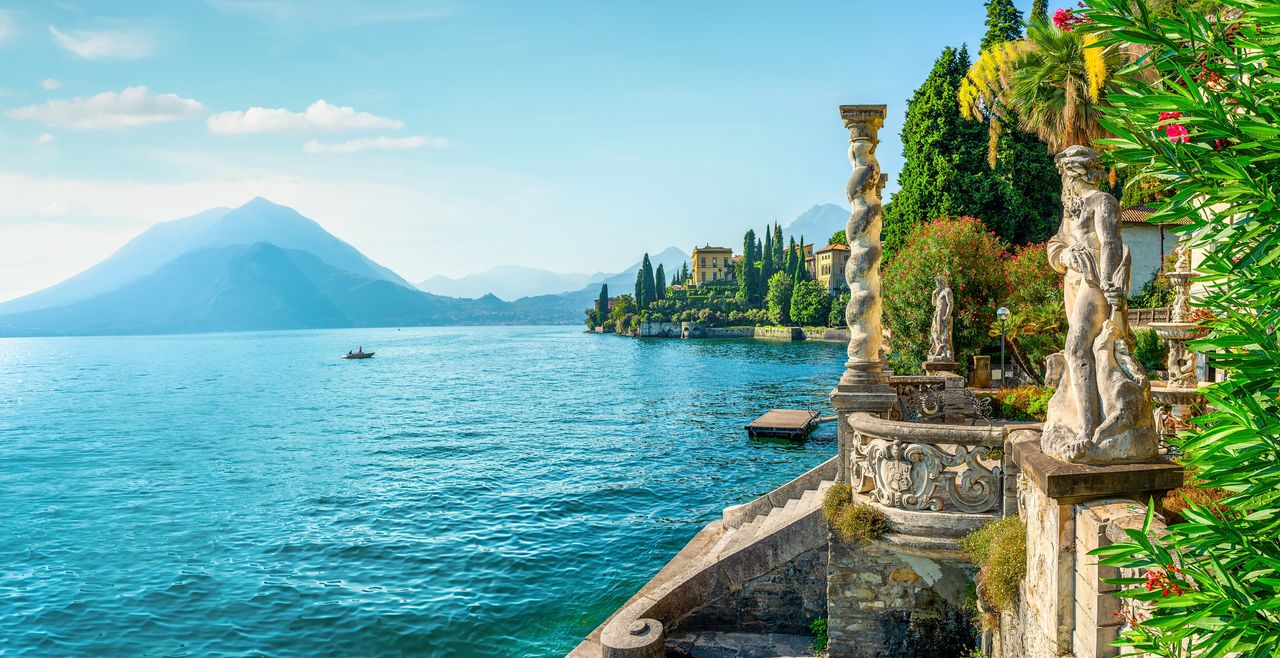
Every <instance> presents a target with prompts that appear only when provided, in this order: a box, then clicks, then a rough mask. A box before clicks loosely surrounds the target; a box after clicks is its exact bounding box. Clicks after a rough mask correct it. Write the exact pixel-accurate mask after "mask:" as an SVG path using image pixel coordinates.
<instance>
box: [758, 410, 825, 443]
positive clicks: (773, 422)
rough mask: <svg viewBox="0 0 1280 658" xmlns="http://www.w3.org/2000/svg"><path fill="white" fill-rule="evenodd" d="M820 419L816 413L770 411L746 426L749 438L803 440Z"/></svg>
mask: <svg viewBox="0 0 1280 658" xmlns="http://www.w3.org/2000/svg"><path fill="white" fill-rule="evenodd" d="M820 420H821V419H820V418H819V414H818V412H816V411H806V410H804V409H772V410H770V411H769V412H768V413H766V414H765V415H763V416H761V417H759V418H757V419H755V420H753V421H751V424H750V425H747V426H746V430H747V436H749V437H751V438H753V439H754V438H772V439H803V438H804V437H806V436H809V433H810V432H812V431H813V428H815V427H817V426H818V423H819V421H820Z"/></svg>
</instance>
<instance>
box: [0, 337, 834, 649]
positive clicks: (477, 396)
mask: <svg viewBox="0 0 1280 658" xmlns="http://www.w3.org/2000/svg"><path fill="white" fill-rule="evenodd" d="M359 345H362V346H363V347H364V348H365V349H366V350H376V352H377V356H376V357H374V358H373V359H370V360H367V361H343V360H340V359H338V358H337V357H338V356H339V355H341V354H343V353H345V352H346V351H347V350H349V349H354V348H355V347H357V346H359ZM842 362H843V346H842V345H834V344H822V343H794V344H791V343H767V342H759V341H678V340H668V341H662V340H633V339H627V338H619V337H615V336H594V335H585V334H582V333H580V332H579V331H578V329H576V328H571V327H555V328H541V327H517V328H512V327H493V328H478V329H477V328H431V329H412V330H410V329H405V330H402V331H396V330H394V329H389V330H388V329H362V330H340V331H299V332H267V333H247V334H208V335H191V336H164V337H107V338H47V339H3V340H0V654H3V655H6V656H200V657H203V656H259V655H261V656H280V657H285V656H288V657H294V656H296V657H312V656H495V657H497V656H501V657H504V658H506V657H511V656H561V655H563V654H564V653H565V652H567V651H568V650H570V649H571V648H572V647H573V646H574V645H576V644H577V642H578V641H579V640H580V639H581V638H582V637H583V636H584V635H585V634H586V633H588V632H589V631H590V630H591V629H592V628H594V627H595V626H596V625H597V624H599V623H600V622H601V621H603V619H604V618H605V617H606V616H607V615H608V614H609V613H610V612H611V611H612V610H613V609H614V608H615V607H617V606H618V605H619V604H620V603H621V602H622V601H624V600H625V599H627V598H628V597H629V596H630V595H631V594H632V593H634V591H635V590H636V589H637V588H638V587H639V586H640V585H642V584H643V583H644V582H645V581H646V580H648V579H649V578H650V577H651V576H652V575H653V573H654V572H655V571H656V570H657V569H658V568H660V567H661V566H662V564H664V563H665V562H666V561H667V560H668V559H670V557H671V556H672V555H674V553H675V552H676V551H678V550H679V549H680V547H682V546H683V545H684V543H685V542H686V541H688V539H689V538H690V537H692V536H693V535H694V533H696V532H697V530H698V529H699V528H701V527H702V526H703V525H704V524H706V523H707V522H709V521H711V520H713V519H715V518H716V517H718V515H719V514H720V510H721V508H722V507H723V506H725V505H727V504H730V503H736V502H743V501H746V500H748V499H750V498H753V497H755V496H757V495H759V494H761V493H764V492H766V491H768V490H769V489H771V488H773V487H775V486H777V485H779V484H782V483H783V482H786V481H787V480H790V479H791V478H793V477H795V476H797V475H799V474H800V473H802V472H804V471H805V470H806V469H808V468H810V467H812V466H814V465H816V464H818V463H820V462H821V461H823V460H825V459H826V458H828V457H829V456H831V455H832V454H833V453H834V442H833V440H832V439H829V438H828V439H825V440H824V439H818V440H811V441H809V442H808V443H805V444H803V445H797V444H791V443H783V442H761V441H751V440H748V439H747V438H746V436H745V433H744V432H743V431H742V425H743V424H745V423H746V422H747V421H749V420H751V419H752V418H754V417H755V416H756V415H758V414H760V413H763V412H764V411H766V410H767V409H769V408H772V407H797V408H803V407H810V406H812V407H815V408H817V407H822V406H824V405H827V401H826V394H827V392H828V391H829V390H830V389H831V387H832V386H833V385H834V383H835V382H836V380H837V379H838V378H839V375H840V372H841V369H842V365H841V364H842Z"/></svg>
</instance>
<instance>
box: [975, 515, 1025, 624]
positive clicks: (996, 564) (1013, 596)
mask: <svg viewBox="0 0 1280 658" xmlns="http://www.w3.org/2000/svg"><path fill="white" fill-rule="evenodd" d="M960 548H961V549H962V550H964V552H965V553H966V554H968V556H969V557H970V558H971V559H972V560H973V561H974V563H975V564H977V565H978V599H979V600H981V601H982V604H983V605H984V606H985V607H986V608H987V609H988V610H1000V611H1005V612H1008V611H1011V610H1013V609H1014V607H1015V606H1017V604H1018V585H1019V584H1020V583H1021V582H1022V579H1023V578H1025V577H1026V576H1027V524H1026V523H1023V521H1022V519H1020V518H1018V517H1016V516H1008V517H1005V518H1003V519H1000V520H998V521H992V522H991V523H988V524H986V525H984V526H982V527H981V528H978V529H977V530H974V531H973V532H971V533H969V534H968V535H966V536H965V537H964V539H961V540H960ZM985 623H986V625H987V626H988V627H989V626H990V621H989V620H988V621H987V622H985Z"/></svg>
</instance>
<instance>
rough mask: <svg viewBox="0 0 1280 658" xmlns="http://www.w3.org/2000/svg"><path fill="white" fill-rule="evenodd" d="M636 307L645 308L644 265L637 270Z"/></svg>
mask: <svg viewBox="0 0 1280 658" xmlns="http://www.w3.org/2000/svg"><path fill="white" fill-rule="evenodd" d="M636 308H644V265H641V266H640V269H638V270H636Z"/></svg>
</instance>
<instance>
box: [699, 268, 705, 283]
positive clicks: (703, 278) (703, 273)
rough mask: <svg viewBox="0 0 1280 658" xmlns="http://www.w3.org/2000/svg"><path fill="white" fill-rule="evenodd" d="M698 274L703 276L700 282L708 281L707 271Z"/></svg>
mask: <svg viewBox="0 0 1280 658" xmlns="http://www.w3.org/2000/svg"><path fill="white" fill-rule="evenodd" d="M698 274H699V275H701V276H700V278H699V279H698V280H699V281H706V280H707V273H706V271H705V270H704V271H702V272H698Z"/></svg>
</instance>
